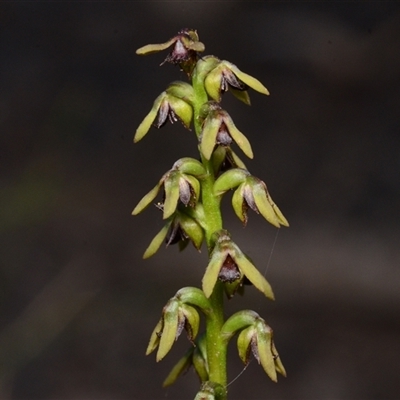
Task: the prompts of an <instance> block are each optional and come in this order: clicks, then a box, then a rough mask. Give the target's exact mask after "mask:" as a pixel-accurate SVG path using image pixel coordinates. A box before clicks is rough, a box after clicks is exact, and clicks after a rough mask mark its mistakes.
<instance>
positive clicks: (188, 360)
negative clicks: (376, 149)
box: [162, 347, 194, 387]
mask: <svg viewBox="0 0 400 400" xmlns="http://www.w3.org/2000/svg"><path fill="white" fill-rule="evenodd" d="M193 350H194V348H193V347H191V348H190V349H189V350H188V351H187V352H186V354H185V355H184V356H183V357H182V358H181V359H180V360H179V361H178V362H177V363H176V364H175V365H174V366H173V368H172V369H171V371H170V373H169V374H168V375H167V377H166V378H165V379H164V382H163V384H162V386H163V387H168V386H171V385H172V384H174V383H175V382H176V380H177V379H178V378H179V377H180V376H181V375H183V374H184V373H185V372H186V371H187V370H188V368H189V367H190V365H191V364H192V357H193Z"/></svg>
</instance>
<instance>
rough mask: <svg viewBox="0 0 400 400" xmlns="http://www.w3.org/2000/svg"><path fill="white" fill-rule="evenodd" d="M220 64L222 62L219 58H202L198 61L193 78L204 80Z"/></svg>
mask: <svg viewBox="0 0 400 400" xmlns="http://www.w3.org/2000/svg"><path fill="white" fill-rule="evenodd" d="M219 62H220V60H219V59H218V58H217V57H214V56H210V55H208V56H205V57H202V58H200V59H199V60H198V61H197V64H196V67H195V69H194V71H193V77H194V78H195V79H196V80H199V81H201V80H203V79H204V77H205V76H206V75H207V74H208V73H209V72H210V71H212V70H213V69H214V68H215V67H216V66H217V65H218V63H219Z"/></svg>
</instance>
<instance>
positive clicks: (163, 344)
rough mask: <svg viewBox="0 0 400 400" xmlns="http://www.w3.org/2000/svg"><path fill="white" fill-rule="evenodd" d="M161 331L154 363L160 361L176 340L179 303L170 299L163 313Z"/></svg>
mask: <svg viewBox="0 0 400 400" xmlns="http://www.w3.org/2000/svg"><path fill="white" fill-rule="evenodd" d="M163 322H164V324H163V330H162V333H161V337H160V343H159V345H158V351H157V355H156V361H157V362H158V361H161V360H162V359H163V358H164V357H165V356H166V355H167V354H168V352H169V351H170V350H171V348H172V345H173V344H174V342H175V340H176V339H177V333H178V327H179V302H178V301H177V300H176V299H174V298H172V299H171V300H169V302H168V303H167V305H166V306H165V309H164V311H163Z"/></svg>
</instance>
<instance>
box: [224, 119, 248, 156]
mask: <svg viewBox="0 0 400 400" xmlns="http://www.w3.org/2000/svg"><path fill="white" fill-rule="evenodd" d="M224 122H225V124H226V126H227V128H228V130H229V134H230V135H231V136H232V139H233V140H234V141H235V142H236V144H237V145H238V146H239V148H240V149H241V150H242V151H243V153H244V154H246V156H247V157H249V158H253V150H252V149H251V145H250V142H249V140H248V139H247V137H246V136H244V135H243V133H242V132H240V131H239V129H238V128H236V125H235V124H234V123H233V121H232V118H231V117H230V116H229V115H228V114H227V113H226V115H224Z"/></svg>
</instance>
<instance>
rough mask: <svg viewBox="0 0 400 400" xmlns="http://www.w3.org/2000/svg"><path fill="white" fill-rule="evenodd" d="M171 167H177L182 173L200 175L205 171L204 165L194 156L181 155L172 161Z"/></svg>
mask: <svg viewBox="0 0 400 400" xmlns="http://www.w3.org/2000/svg"><path fill="white" fill-rule="evenodd" d="M172 169H178V170H179V171H181V172H182V173H184V174H189V175H193V176H196V177H202V176H203V175H205V174H206V173H207V171H206V169H205V168H204V165H203V164H202V163H201V162H200V161H199V160H196V159H195V158H191V157H183V158H180V159H179V160H178V161H176V162H175V163H174V165H173V166H172Z"/></svg>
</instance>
